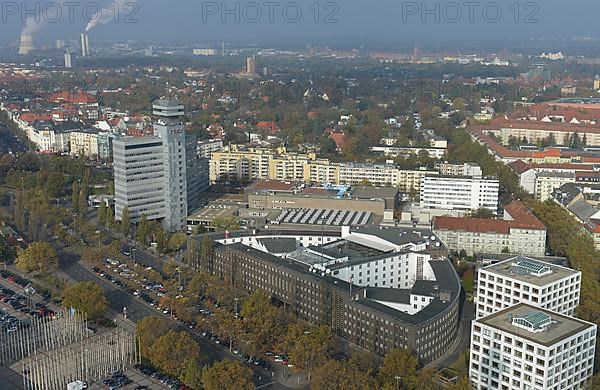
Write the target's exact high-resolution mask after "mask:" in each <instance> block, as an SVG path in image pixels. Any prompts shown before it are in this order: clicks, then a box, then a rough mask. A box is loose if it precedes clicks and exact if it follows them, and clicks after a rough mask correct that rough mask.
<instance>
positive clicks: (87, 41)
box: [85, 33, 90, 56]
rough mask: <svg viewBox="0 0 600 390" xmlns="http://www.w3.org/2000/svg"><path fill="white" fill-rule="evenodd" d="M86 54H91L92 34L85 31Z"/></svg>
mask: <svg viewBox="0 0 600 390" xmlns="http://www.w3.org/2000/svg"><path fill="white" fill-rule="evenodd" d="M85 54H87V55H88V56H89V55H90V36H89V35H88V33H85Z"/></svg>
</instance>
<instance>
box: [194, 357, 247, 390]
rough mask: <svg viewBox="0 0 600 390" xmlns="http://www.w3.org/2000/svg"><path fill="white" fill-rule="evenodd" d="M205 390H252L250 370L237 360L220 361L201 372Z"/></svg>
mask: <svg viewBox="0 0 600 390" xmlns="http://www.w3.org/2000/svg"><path fill="white" fill-rule="evenodd" d="M202 385H203V386H204V389H205V390H252V389H254V383H253V382H252V370H250V368H248V367H246V366H245V365H244V364H243V363H241V362H239V361H237V360H221V361H219V362H216V363H215V364H213V365H212V366H210V367H205V368H204V370H203V371H202Z"/></svg>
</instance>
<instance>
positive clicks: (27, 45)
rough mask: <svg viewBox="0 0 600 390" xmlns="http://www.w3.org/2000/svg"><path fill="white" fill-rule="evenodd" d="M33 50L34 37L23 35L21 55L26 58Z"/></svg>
mask: <svg viewBox="0 0 600 390" xmlns="http://www.w3.org/2000/svg"><path fill="white" fill-rule="evenodd" d="M33 49H34V47H33V36H32V35H31V34H21V46H20V47H19V54H21V55H24V56H26V55H27V54H29V52H30V51H32V50H33Z"/></svg>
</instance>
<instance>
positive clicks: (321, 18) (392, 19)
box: [0, 0, 600, 49]
mask: <svg viewBox="0 0 600 390" xmlns="http://www.w3.org/2000/svg"><path fill="white" fill-rule="evenodd" d="M63 2H64V0H59V1H57V2H53V1H50V0H40V1H39V2H36V3H33V4H35V5H37V4H40V6H39V9H40V10H43V9H49V10H52V9H53V8H52V7H50V6H48V4H51V5H54V6H56V5H58V6H60V7H61V9H63V8H62V7H64V6H61V5H60V4H62V3H63ZM76 3H77V4H79V6H78V8H75V11H74V12H73V17H72V19H71V20H68V19H67V18H68V16H67V14H66V11H65V15H61V17H60V18H59V17H56V16H55V15H53V14H52V13H51V12H50V11H46V12H41V11H40V15H41V16H40V15H38V17H39V20H38V22H39V23H32V22H31V21H30V20H29V21H28V22H27V23H25V19H27V17H28V16H31V13H28V12H31V10H32V9H34V8H33V7H34V5H31V9H20V7H21V6H20V4H18V3H3V6H2V8H3V9H2V20H1V22H2V24H3V28H2V29H1V30H0V42H2V43H4V44H14V43H15V42H17V41H18V40H19V37H20V35H21V32H22V31H24V29H25V30H28V31H32V32H33V33H32V34H33V35H34V39H39V38H40V37H42V38H43V39H48V40H49V41H52V40H55V39H63V40H68V39H78V36H79V34H80V33H81V32H82V31H84V30H85V29H86V25H87V26H88V28H89V23H88V22H89V14H90V11H89V10H90V9H91V10H94V9H96V8H94V7H88V8H85V7H87V6H88V5H89V4H98V5H100V6H102V7H106V6H108V5H109V4H110V3H111V1H110V0H104V1H100V0H99V1H98V2H94V1H91V0H83V1H80V2H76ZM116 3H118V4H120V5H119V7H120V8H119V9H121V12H119V13H118V15H117V16H115V15H113V14H110V13H108V11H107V10H106V9H105V10H103V15H102V18H101V19H102V20H101V21H100V22H99V23H98V24H97V26H96V27H95V28H93V29H92V31H91V32H90V35H91V36H93V37H94V38H93V39H95V40H97V41H99V42H101V41H128V40H131V41H145V42H158V43H159V44H163V43H164V44H169V43H172V44H181V43H187V44H191V43H193V42H221V41H226V42H236V43H237V44H243V43H244V42H261V45H266V46H284V47H302V46H304V45H305V44H306V43H308V42H311V43H313V44H314V45H317V46H327V45H329V46H336V47H343V48H347V47H356V48H358V47H360V46H361V45H363V46H365V47H376V48H377V49H380V48H395V47H398V46H400V47H412V46H414V45H415V44H417V45H419V46H422V47H423V48H427V47H432V46H433V47H444V46H449V47H501V48H503V47H512V46H529V45H534V46H535V45H536V44H537V43H540V42H542V43H545V44H547V45H548V47H549V48H550V47H551V46H553V45H568V44H574V43H575V42H577V41H575V39H576V38H577V37H589V38H590V39H591V40H593V41H595V42H598V41H600V34H599V33H598V31H597V20H596V19H597V18H596V15H598V14H600V4H588V3H589V2H584V1H583V0H573V1H570V2H568V3H567V2H564V1H559V0H546V1H544V2H543V3H537V2H534V1H528V2H525V1H523V2H517V3H513V2H504V1H500V2H494V1H484V2H476V4H478V6H477V7H475V8H473V10H470V9H469V8H465V6H464V5H463V4H462V3H460V2H436V1H431V0H428V1H426V2H415V1H403V2H400V3H398V2H394V1H392V0H379V1H378V2H367V1H366V0H362V1H361V0H347V1H345V2H343V3H338V2H335V1H329V2H326V1H322V2H316V3H315V2H313V1H312V0H299V1H294V2H291V1H290V2H287V1H285V2H277V4H279V6H278V7H279V8H274V9H273V11H272V13H271V14H269V9H268V8H266V7H265V6H264V5H263V3H262V2H246V3H239V2H234V1H231V0H228V1H226V2H225V3H226V4H227V5H226V6H225V7H223V9H221V7H222V6H221V4H223V3H221V2H214V1H203V2H197V1H192V0H178V1H177V2H176V3H172V2H165V1H161V0H139V1H138V2H137V3H136V2H135V1H132V0H117V2H116ZM425 3H426V5H423V4H425ZM5 4H6V5H5ZM11 4H12V6H15V7H17V8H15V9H7V7H9V6H10V5H11ZM15 4H16V5H15ZM264 4H266V3H264ZM515 4H517V5H518V6H519V7H517V8H518V9H515V8H514V5H515ZM252 5H254V8H253V6H252ZM315 5H317V6H318V7H317V8H318V10H317V8H314V6H315ZM44 7H48V8H44ZM84 8H85V9H87V10H88V12H87V13H88V16H86V17H84V16H83V11H82V10H83V9H84ZM236 9H237V11H235V10H236ZM231 10H234V11H233V13H231V12H230V11H231ZM284 10H285V12H284ZM432 10H433V12H432ZM92 13H93V12H92ZM270 18H271V19H272V20H269V19H270ZM470 19H471V20H470ZM170 21H173V23H170ZM26 26H27V27H26Z"/></svg>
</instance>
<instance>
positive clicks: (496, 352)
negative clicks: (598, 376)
mask: <svg viewBox="0 0 600 390" xmlns="http://www.w3.org/2000/svg"><path fill="white" fill-rule="evenodd" d="M471 329H472V331H471V359H470V362H469V364H470V366H469V378H470V379H471V384H472V387H473V389H476V390H486V389H506V390H522V389H530V390H538V389H539V390H541V389H547V390H559V389H591V388H592V387H591V383H590V379H591V377H592V375H593V373H594V350H595V346H596V331H597V326H596V325H595V324H592V323H590V322H586V321H582V320H580V319H577V318H574V317H568V316H565V315H562V314H558V313H555V312H552V311H548V310H544V309H540V308H538V307H535V306H530V305H527V304H524V303H519V304H517V305H514V306H511V307H508V308H506V309H504V310H501V311H499V312H497V313H494V314H490V315H488V316H486V317H483V318H479V319H476V320H474V321H473V322H472V324H471ZM594 388H596V387H594Z"/></svg>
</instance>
